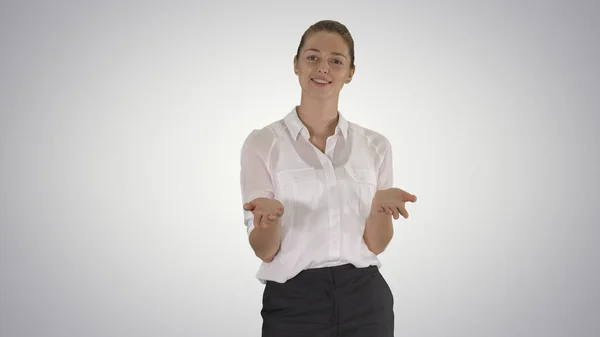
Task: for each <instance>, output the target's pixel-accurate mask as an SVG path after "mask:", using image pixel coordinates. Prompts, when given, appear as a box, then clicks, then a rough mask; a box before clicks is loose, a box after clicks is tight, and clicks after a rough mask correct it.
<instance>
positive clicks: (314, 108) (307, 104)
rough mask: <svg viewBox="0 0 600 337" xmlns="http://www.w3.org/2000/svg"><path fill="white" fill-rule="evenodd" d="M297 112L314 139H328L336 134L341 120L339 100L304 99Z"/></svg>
mask: <svg viewBox="0 0 600 337" xmlns="http://www.w3.org/2000/svg"><path fill="white" fill-rule="evenodd" d="M296 111H297V112H298V117H299V118H300V120H301V121H302V123H304V125H306V128H307V129H308V132H309V133H310V135H311V136H312V137H319V138H321V137H324V138H327V137H329V136H331V135H333V134H334V131H335V127H336V126H337V123H338V118H339V114H338V101H337V100H314V99H307V98H304V97H303V98H302V99H301V100H300V105H299V106H298V107H297V109H296Z"/></svg>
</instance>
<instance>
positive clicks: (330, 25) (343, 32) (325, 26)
mask: <svg viewBox="0 0 600 337" xmlns="http://www.w3.org/2000/svg"><path fill="white" fill-rule="evenodd" d="M323 31H325V32H330V33H337V34H339V35H340V36H341V37H342V38H343V39H344V41H346V44H347V45H348V50H349V52H350V68H354V39H353V38H352V35H351V34H350V31H348V28H346V26H344V25H343V24H342V23H340V22H338V21H334V20H321V21H319V22H316V23H314V24H312V25H311V26H310V27H308V29H307V30H306V31H305V32H304V34H302V39H300V45H299V46H298V51H297V52H296V58H299V57H300V50H301V49H302V47H303V46H304V43H305V42H306V39H307V38H308V37H309V36H310V35H311V34H312V33H318V32H323Z"/></svg>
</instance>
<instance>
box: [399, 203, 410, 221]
mask: <svg viewBox="0 0 600 337" xmlns="http://www.w3.org/2000/svg"><path fill="white" fill-rule="evenodd" d="M398 212H400V214H402V216H403V217H404V219H408V212H407V211H406V207H404V206H400V207H398Z"/></svg>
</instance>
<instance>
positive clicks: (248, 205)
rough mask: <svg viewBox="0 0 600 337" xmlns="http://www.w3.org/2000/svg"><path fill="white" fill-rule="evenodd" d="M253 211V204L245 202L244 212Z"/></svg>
mask: <svg viewBox="0 0 600 337" xmlns="http://www.w3.org/2000/svg"><path fill="white" fill-rule="evenodd" d="M253 209H254V203H252V202H247V203H245V204H244V210H246V211H251V210H253Z"/></svg>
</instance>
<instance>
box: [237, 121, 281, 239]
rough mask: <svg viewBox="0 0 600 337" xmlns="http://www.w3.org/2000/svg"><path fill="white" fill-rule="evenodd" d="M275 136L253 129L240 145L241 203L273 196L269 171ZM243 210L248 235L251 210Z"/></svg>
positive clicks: (251, 217)
mask: <svg viewBox="0 0 600 337" xmlns="http://www.w3.org/2000/svg"><path fill="white" fill-rule="evenodd" d="M274 142H275V137H274V135H273V133H272V132H271V131H270V130H268V129H261V130H253V131H252V132H251V133H250V134H249V135H248V137H247V138H246V140H245V141H244V144H243V146H242V151H241V158H240V159H241V160H240V185H241V192H242V203H243V204H245V203H247V202H250V201H252V200H254V199H256V198H273V197H274V188H273V181H272V179H271V172H270V167H269V166H270V159H269V158H270V152H271V150H272V148H273V145H274ZM243 212H244V224H245V225H246V227H247V232H248V235H250V233H251V232H252V230H253V229H254V216H253V214H252V212H249V211H245V210H244V211H243Z"/></svg>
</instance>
